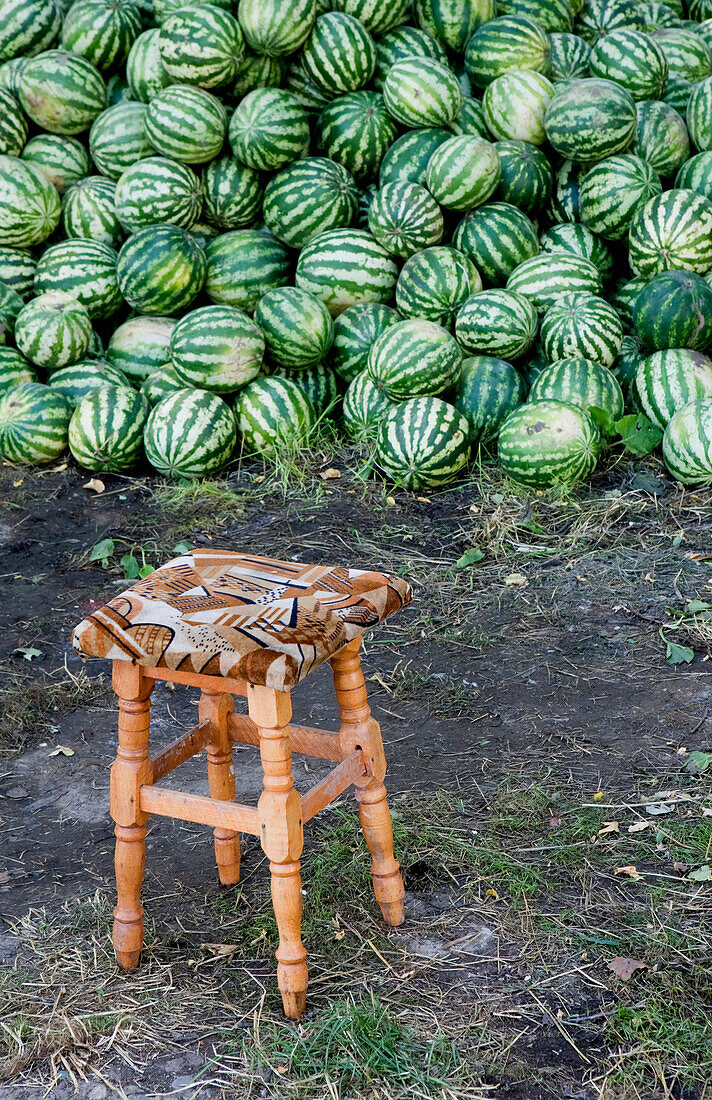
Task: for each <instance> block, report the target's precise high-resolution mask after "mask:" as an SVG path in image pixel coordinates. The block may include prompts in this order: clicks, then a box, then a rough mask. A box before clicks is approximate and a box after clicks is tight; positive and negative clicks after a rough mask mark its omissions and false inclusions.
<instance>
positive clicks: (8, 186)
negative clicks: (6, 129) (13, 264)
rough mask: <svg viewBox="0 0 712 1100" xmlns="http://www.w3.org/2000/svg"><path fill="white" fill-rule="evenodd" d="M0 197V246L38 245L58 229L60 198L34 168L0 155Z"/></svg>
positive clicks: (41, 174)
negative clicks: (0, 197) (0, 200)
mask: <svg viewBox="0 0 712 1100" xmlns="http://www.w3.org/2000/svg"><path fill="white" fill-rule="evenodd" d="M0 195H2V202H0V245H9V246H10V247H13V248H24V247H27V246H29V245H33V244H40V243H41V242H42V241H44V240H46V238H47V237H49V235H50V234H51V233H53V232H54V230H55V229H56V228H57V225H58V224H59V218H60V214H61V212H62V206H61V203H60V199H59V195H58V194H57V191H56V190H55V188H54V187H53V186H52V184H51V183H50V182H49V180H48V179H47V177H46V176H45V175H43V173H42V172H40V171H39V170H38V169H37V168H35V167H34V165H32V164H25V163H24V161H21V160H19V159H18V158H17V157H6V156H0Z"/></svg>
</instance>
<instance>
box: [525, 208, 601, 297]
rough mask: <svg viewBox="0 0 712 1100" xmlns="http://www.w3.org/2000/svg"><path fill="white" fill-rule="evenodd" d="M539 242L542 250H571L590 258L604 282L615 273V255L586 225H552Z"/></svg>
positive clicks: (570, 251)
mask: <svg viewBox="0 0 712 1100" xmlns="http://www.w3.org/2000/svg"><path fill="white" fill-rule="evenodd" d="M539 243H540V244H541V251H542V252H569V253H571V255H572V256H583V258H584V259H585V260H590V261H591V263H592V264H593V265H594V267H596V268H598V271H599V274H600V276H601V279H602V280H603V282H604V283H605V282H606V281H607V280H608V279H609V278H610V277H611V275H612V274H613V257H612V256H611V253H610V250H609V248H608V246H607V245H606V244H605V243H604V242H603V241H602V240H601V238H600V237H596V236H594V234H593V233H592V232H591V230H590V229H587V227H586V226H585V225H574V224H573V223H572V222H564V223H563V224H561V225H552V226H551V228H550V229H547V231H546V233H542V235H541V238H540V242H539Z"/></svg>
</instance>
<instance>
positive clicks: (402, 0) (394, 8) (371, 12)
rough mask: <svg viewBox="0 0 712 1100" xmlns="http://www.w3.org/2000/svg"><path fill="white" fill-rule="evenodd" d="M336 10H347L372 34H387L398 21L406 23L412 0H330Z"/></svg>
mask: <svg viewBox="0 0 712 1100" xmlns="http://www.w3.org/2000/svg"><path fill="white" fill-rule="evenodd" d="M330 2H331V6H332V7H333V8H334V10H336V11H345V12H346V13H347V14H348V15H353V17H354V19H358V21H359V23H363V25H364V27H365V28H366V30H367V31H370V33H371V34H385V33H386V32H387V31H389V30H391V28H392V27H395V26H396V25H397V24H398V23H405V21H406V19H407V18H408V14H409V9H410V0H330Z"/></svg>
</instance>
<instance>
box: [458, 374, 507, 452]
mask: <svg viewBox="0 0 712 1100" xmlns="http://www.w3.org/2000/svg"><path fill="white" fill-rule="evenodd" d="M523 400H524V381H523V379H522V376H521V375H520V373H519V371H517V370H515V369H514V367H513V366H512V364H511V363H507V362H506V361H505V360H504V359H498V358H496V357H495V356H490V355H475V356H472V357H471V358H469V359H465V360H463V363H462V373H461V374H460V378H459V381H458V383H457V387H456V390H455V408H457V409H459V410H460V412H461V413H462V414H463V416H465V417H466V418H467V422H468V424H469V427H470V433H469V434H470V443H471V444H472V446H473V447H474V446H475V444H477V443H479V444H484V443H489V442H490V440H492V439H494V438H495V436H496V435H497V433H498V432H499V428H500V425H501V424H502V423H503V421H504V420H506V418H507V417H508V416H509V414H510V413H511V412H513V411H514V409H516V408H517V407H518V406H519V405H521V403H522V401H523Z"/></svg>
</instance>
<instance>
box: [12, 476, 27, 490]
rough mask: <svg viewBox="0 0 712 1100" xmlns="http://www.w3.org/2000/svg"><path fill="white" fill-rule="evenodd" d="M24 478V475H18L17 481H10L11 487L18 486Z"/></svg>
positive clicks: (15, 487)
mask: <svg viewBox="0 0 712 1100" xmlns="http://www.w3.org/2000/svg"><path fill="white" fill-rule="evenodd" d="M24 480H25V479H24V477H18V479H17V481H13V483H12V485H13V488H14V489H17V488H19V486H20V485H22V483H23V481H24Z"/></svg>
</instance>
